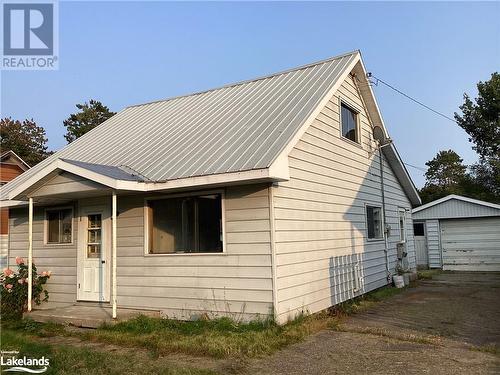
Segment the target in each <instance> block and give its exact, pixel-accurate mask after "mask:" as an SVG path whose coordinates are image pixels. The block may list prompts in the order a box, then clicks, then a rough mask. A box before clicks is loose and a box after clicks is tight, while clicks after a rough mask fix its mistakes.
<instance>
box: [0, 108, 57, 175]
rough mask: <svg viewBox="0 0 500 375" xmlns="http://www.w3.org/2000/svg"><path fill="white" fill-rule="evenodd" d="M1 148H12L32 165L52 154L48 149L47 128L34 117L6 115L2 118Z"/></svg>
mask: <svg viewBox="0 0 500 375" xmlns="http://www.w3.org/2000/svg"><path fill="white" fill-rule="evenodd" d="M0 139H1V143H0V148H1V149H2V152H3V151H8V150H12V151H14V152H15V153H16V154H17V155H19V157H20V158H22V159H23V160H24V161H25V162H26V163H28V164H29V165H30V166H34V165H35V164H37V163H39V162H41V161H42V160H43V159H45V158H46V157H47V156H49V155H50V154H51V152H49V151H48V150H47V137H46V135H45V129H44V128H43V127H41V126H38V125H37V124H36V123H35V121H33V119H31V120H28V119H26V120H24V121H23V122H21V121H19V120H12V119H11V118H10V117H6V118H3V119H1V120H0Z"/></svg>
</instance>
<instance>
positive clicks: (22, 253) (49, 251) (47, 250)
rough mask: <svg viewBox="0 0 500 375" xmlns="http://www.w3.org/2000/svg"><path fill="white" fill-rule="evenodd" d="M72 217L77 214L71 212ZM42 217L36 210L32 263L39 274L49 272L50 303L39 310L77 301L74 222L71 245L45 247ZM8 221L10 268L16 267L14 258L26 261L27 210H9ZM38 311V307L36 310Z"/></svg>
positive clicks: (38, 208)
mask: <svg viewBox="0 0 500 375" xmlns="http://www.w3.org/2000/svg"><path fill="white" fill-rule="evenodd" d="M65 206H66V205H65ZM73 212H74V213H75V212H76V211H75V210H73ZM44 214H45V211H44V209H43V208H42V207H36V206H35V212H34V221H33V259H34V263H35V265H36V267H37V269H38V271H39V272H41V271H49V270H50V271H52V277H51V278H50V280H49V282H48V283H47V290H48V291H49V294H50V296H49V302H48V303H42V305H40V308H49V307H57V306H61V305H68V304H72V303H74V302H75V301H76V287H77V285H76V244H77V227H76V226H77V220H75V219H73V243H72V244H64V245H54V244H51V245H48V244H44V223H43V222H44ZM9 215H10V219H9V238H10V243H9V247H10V249H9V250H10V254H9V266H10V267H11V268H13V269H15V267H16V260H15V258H16V257H17V256H19V257H23V258H24V259H25V260H26V261H27V258H28V209H27V208H11V209H10V212H9ZM35 308H37V306H35Z"/></svg>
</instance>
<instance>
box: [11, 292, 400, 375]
mask: <svg viewBox="0 0 500 375" xmlns="http://www.w3.org/2000/svg"><path fill="white" fill-rule="evenodd" d="M402 290H404V289H396V288H390V287H386V288H381V289H378V290H376V291H373V292H371V293H369V294H367V295H364V296H361V297H358V298H355V299H353V300H350V301H347V302H344V303H342V304H339V305H337V306H335V307H333V308H332V309H330V310H329V311H323V312H320V313H317V314H312V315H306V314H303V315H299V316H298V317H297V318H296V319H294V320H293V321H291V322H289V323H287V324H285V325H281V326H280V325H278V324H276V323H274V321H273V320H256V321H252V322H249V323H236V322H234V321H233V320H231V319H229V318H219V319H213V320H198V321H178V320H171V319H159V318H151V317H147V316H138V317H136V318H134V319H131V320H128V321H124V322H120V323H117V324H115V325H103V326H101V327H100V328H98V329H95V330H82V329H74V328H72V329H70V328H67V327H64V326H62V325H57V324H53V323H36V322H33V321H31V320H21V321H17V322H2V328H3V330H2V340H3V342H2V349H4V350H5V348H4V343H5V342H6V343H8V344H9V345H10V347H12V348H17V349H19V348H23V349H22V350H27V351H28V352H30V353H34V354H37V353H38V354H40V353H47V354H46V355H47V356H49V357H50V358H51V359H53V362H54V366H56V367H55V368H56V369H57V371H58V372H55V373H63V374H64V373H70V372H71V373H75V371H76V373H86V372H83V371H84V370H85V371H87V370H88V371H89V373H91V372H92V373H99V372H96V371H97V369H99V371H103V373H121V372H123V371H124V373H127V371H129V373H133V371H132V370H130V369H129V367H128V365H124V363H130V360H129V359H126V360H125V359H124V357H123V354H119V353H111V354H110V353H107V354H105V356H104V357H103V354H102V352H100V353H101V354H99V353H97V352H95V351H92V350H91V348H88V347H89V346H92V343H100V344H110V345H113V346H115V347H118V348H123V349H124V350H125V351H128V352H134V349H141V350H136V352H137V353H136V354H138V353H139V352H140V353H142V354H143V355H144V353H146V354H147V355H146V357H148V358H154V359H156V360H161V357H162V356H168V355H171V354H173V353H181V354H188V355H195V356H205V357H212V358H231V359H234V358H243V359H244V358H250V357H261V356H264V355H269V354H272V353H274V352H276V351H278V350H280V349H282V348H284V347H286V346H288V345H291V344H294V343H297V342H300V341H303V340H304V339H305V338H306V337H307V336H309V335H311V334H313V333H316V332H319V331H321V330H324V329H328V328H330V329H340V328H339V327H340V323H341V321H342V319H343V318H344V317H346V316H348V315H351V314H355V313H358V312H361V311H365V310H366V309H369V308H371V307H373V305H375V304H376V303H378V302H379V301H382V300H384V299H386V298H389V297H392V296H394V295H395V294H398V293H401V292H402ZM52 337H54V338H57V337H73V339H74V338H78V339H79V340H81V342H82V345H78V346H79V347H76V346H75V345H73V347H71V345H66V346H64V347H61V346H57V345H47V344H44V343H40V341H41V338H46V339H45V340H43V341H48V340H50V338H52ZM29 338H34V340H30V339H29ZM36 338H39V339H38V340H37V339H36ZM47 338H49V339H47ZM56 341H57V340H56ZM85 344H87V349H84V347H85ZM80 346H81V347H80ZM65 357H67V358H68V361H69V362H68V363H66V362H64V361H63V358H65ZM138 361H139V360H138ZM87 362H88V366H87V365H86V364H87ZM139 362H140V361H139ZM154 363H155V361H150V363H149V362H148V363H146V364H144V366H146V367H145V369H146V371H142V369H141V372H146V373H147V372H148V371H150V372H155V371H156V370H155V369H154V366H155V364H154ZM100 365H102V366H103V367H99V366H100ZM57 366H59V367H57ZM148 366H149V367H148ZM72 369H74V370H75V371H73V370H72ZM78 371H81V372H78ZM134 371H135V370H134ZM168 371H170V372H168ZM168 371H167V372H158V373H167V374H170V373H172V374H177V373H178V374H185V373H186V374H190V373H195V374H197V373H198V372H196V370H193V369H184V368H180V369H179V368H172V369H170V368H169V369H168Z"/></svg>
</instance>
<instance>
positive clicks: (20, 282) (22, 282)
mask: <svg viewBox="0 0 500 375" xmlns="http://www.w3.org/2000/svg"><path fill="white" fill-rule="evenodd" d="M17 282H18V283H19V284H24V283H25V282H26V280H25V279H19V280H17Z"/></svg>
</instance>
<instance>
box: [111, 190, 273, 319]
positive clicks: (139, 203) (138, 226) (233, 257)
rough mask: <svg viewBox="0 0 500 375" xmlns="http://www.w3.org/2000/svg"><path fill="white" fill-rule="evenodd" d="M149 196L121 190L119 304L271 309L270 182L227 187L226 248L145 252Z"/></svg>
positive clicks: (188, 309)
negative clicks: (146, 200)
mask: <svg viewBox="0 0 500 375" xmlns="http://www.w3.org/2000/svg"><path fill="white" fill-rule="evenodd" d="M143 205H144V196H129V197H120V196H119V197H118V210H119V212H120V214H119V216H118V221H117V225H118V230H117V241H118V243H117V245H118V250H117V251H118V263H117V266H118V267H117V280H118V305H119V306H126V307H136V308H153V309H160V310H162V311H163V313H164V314H165V315H166V316H171V317H177V318H192V317H195V316H200V315H202V314H205V313H206V314H208V315H211V316H220V315H229V316H232V317H234V318H236V319H240V318H243V319H250V318H254V317H255V316H257V315H260V316H264V315H268V314H270V313H271V312H272V275H271V250H270V231H269V201H268V188H267V186H264V185H259V186H255V185H249V186H243V187H230V188H227V189H226V193H225V209H226V210H225V218H226V224H225V225H226V249H225V252H224V253H223V254H175V255H144V251H145V250H144V208H143Z"/></svg>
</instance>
